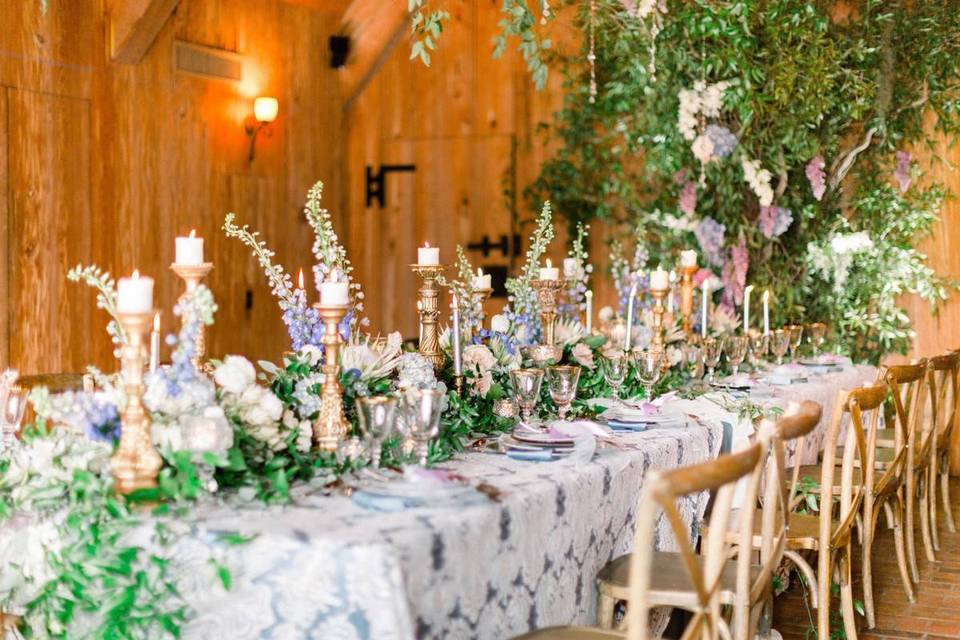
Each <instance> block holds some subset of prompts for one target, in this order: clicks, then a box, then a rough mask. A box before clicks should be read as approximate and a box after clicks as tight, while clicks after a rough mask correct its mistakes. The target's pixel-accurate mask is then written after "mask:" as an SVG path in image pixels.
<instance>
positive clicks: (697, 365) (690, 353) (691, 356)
mask: <svg viewBox="0 0 960 640" xmlns="http://www.w3.org/2000/svg"><path fill="white" fill-rule="evenodd" d="M683 361H684V362H686V363H687V366H688V367H689V368H690V377H692V378H693V379H694V380H699V379H700V378H702V377H703V348H702V347H701V346H700V345H698V344H692V343H689V342H688V343H685V344H684V345H683Z"/></svg>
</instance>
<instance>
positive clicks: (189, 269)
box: [170, 262, 213, 373]
mask: <svg viewBox="0 0 960 640" xmlns="http://www.w3.org/2000/svg"><path fill="white" fill-rule="evenodd" d="M170 269H171V271H173V272H174V273H175V274H177V275H178V276H180V278H181V279H182V280H183V282H184V285H185V287H186V288H185V290H184V292H183V293H182V294H180V298H179V301H180V302H183V300H184V298H186V297H187V296H189V295H192V294H193V292H194V291H196V290H197V287H199V286H200V283H201V282H203V279H204V278H206V277H207V274H209V273H210V271H211V270H212V269H213V263H212V262H204V263H202V264H177V263H176V262H174V263H173V264H171V265H170ZM181 322H187V319H186V318H182V319H181ZM197 325H198V329H197V342H196V345H195V347H196V349H195V351H194V355H193V358H191V359H190V361H191V362H192V363H193V368H194V369H196V370H197V371H198V372H201V373H202V372H203V356H204V354H205V353H206V350H207V341H206V338H205V336H204V326H203V323H202V322H199V323H197Z"/></svg>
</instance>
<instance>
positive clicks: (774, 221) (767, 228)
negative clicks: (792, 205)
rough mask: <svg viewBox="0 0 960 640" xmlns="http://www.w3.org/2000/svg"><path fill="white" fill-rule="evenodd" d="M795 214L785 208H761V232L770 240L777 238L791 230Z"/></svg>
mask: <svg viewBox="0 0 960 640" xmlns="http://www.w3.org/2000/svg"><path fill="white" fill-rule="evenodd" d="M792 223H793V212H792V211H790V209H786V208H784V207H777V206H772V207H760V220H759V224H760V232H761V233H763V235H765V236H766V237H768V238H776V237H777V236H779V235H782V234H783V233H784V232H786V230H787V229H789V228H790V225H791V224H792Z"/></svg>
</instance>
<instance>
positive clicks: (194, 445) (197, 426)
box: [182, 407, 233, 453]
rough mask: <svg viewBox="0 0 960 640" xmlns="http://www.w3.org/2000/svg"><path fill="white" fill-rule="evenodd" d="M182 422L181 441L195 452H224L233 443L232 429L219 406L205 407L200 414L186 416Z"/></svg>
mask: <svg viewBox="0 0 960 640" xmlns="http://www.w3.org/2000/svg"><path fill="white" fill-rule="evenodd" d="M182 423H183V443H184V445H185V448H186V449H187V450H189V451H194V452H197V453H205V452H212V453H226V451H227V449H229V448H230V447H231V446H232V445H233V429H231V428H230V423H229V422H227V416H225V415H224V413H223V409H221V408H220V407H207V408H206V409H205V410H204V412H203V415H202V416H186V417H185V418H183V419H182Z"/></svg>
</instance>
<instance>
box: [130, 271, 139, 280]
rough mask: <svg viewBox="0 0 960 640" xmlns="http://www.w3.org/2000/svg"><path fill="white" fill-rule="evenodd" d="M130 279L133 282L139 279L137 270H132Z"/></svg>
mask: <svg viewBox="0 0 960 640" xmlns="http://www.w3.org/2000/svg"><path fill="white" fill-rule="evenodd" d="M131 278H133V279H134V280H139V279H140V271H138V270H137V269H134V270H133V275H132V276H131Z"/></svg>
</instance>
